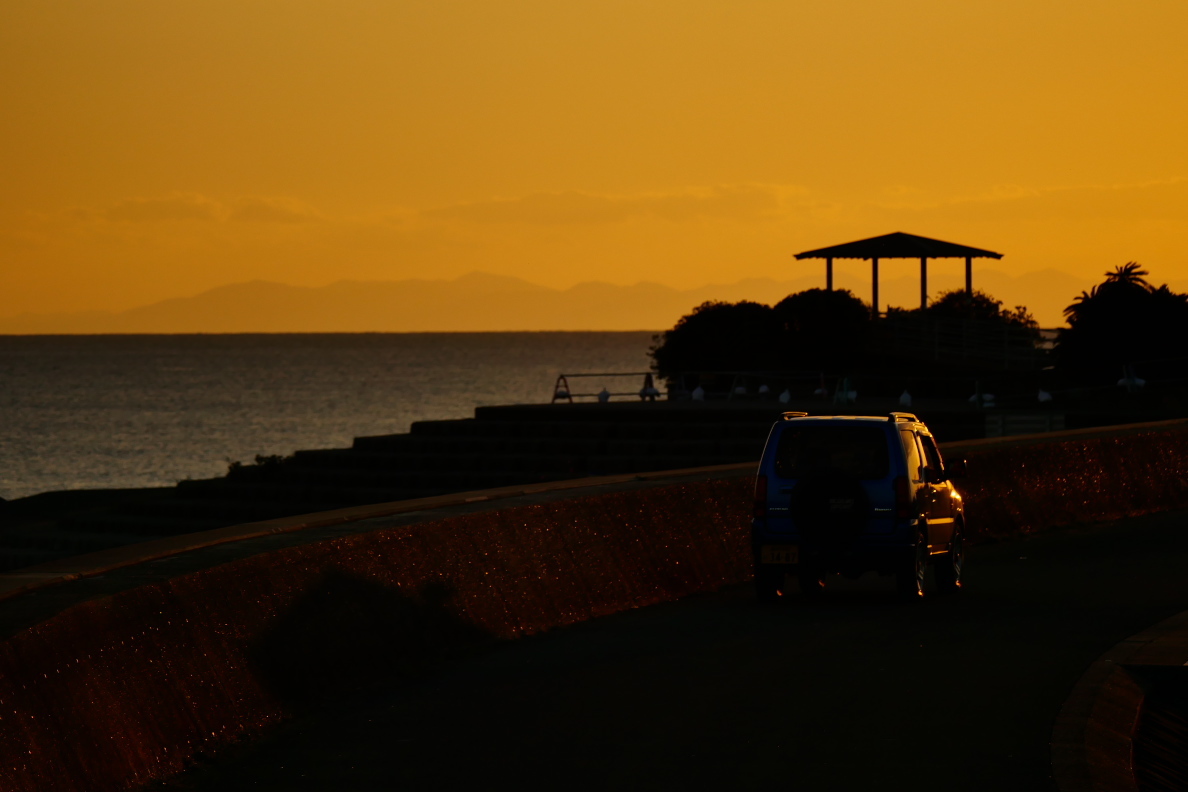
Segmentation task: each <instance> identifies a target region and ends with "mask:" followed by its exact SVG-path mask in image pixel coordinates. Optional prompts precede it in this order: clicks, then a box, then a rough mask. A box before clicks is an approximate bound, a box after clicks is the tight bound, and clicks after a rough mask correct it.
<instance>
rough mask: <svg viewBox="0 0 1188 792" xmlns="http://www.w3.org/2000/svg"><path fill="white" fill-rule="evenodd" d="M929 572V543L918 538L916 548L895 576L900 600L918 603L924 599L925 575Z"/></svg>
mask: <svg viewBox="0 0 1188 792" xmlns="http://www.w3.org/2000/svg"><path fill="white" fill-rule="evenodd" d="M927 571H928V541H927V540H926V539H925V538H924V537H923V536H917V537H916V546H915V547H914V548H912V550H911V551H910V552H909V554H908V555H907V556H906V557H905V558H904V560H903V562H902V564H901V566H900V568H899V571H898V572H896V574H895V588H896V591H897V592H898V593H899V597H900V599H902V600H904V601H905V602H916V601H918V600H920V599H922V598H923V597H924V573H925V572H927Z"/></svg>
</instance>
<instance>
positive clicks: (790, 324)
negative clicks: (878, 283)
mask: <svg viewBox="0 0 1188 792" xmlns="http://www.w3.org/2000/svg"><path fill="white" fill-rule="evenodd" d="M773 310H774V311H775V315H776V317H777V319H778V320H779V322H780V324H781V326H782V327H781V329H782V330H783V331H784V338H783V348H784V352H783V363H784V365H785V367H787V368H789V369H821V370H829V371H831V372H833V371H839V370H844V369H847V368H849V367H852V366H854V365H856V364H858V363H860V362H861V361H863V360H864V359H865V357H866V354H867V348H868V346H869V341H870V306H869V305H867V304H866V303H864V302H862V300H860V299H858V298H857V297H855V296H854V295H853V294H852V293H850V292H849V291H847V290H845V289H839V290H835V291H826V290H825V289H808V290H807V291H802V292H797V293H796V294H790V295H788V296H787V297H785V298H784V299H782V300H780V301H779V302H778V303H776V306H775V308H774V309H773Z"/></svg>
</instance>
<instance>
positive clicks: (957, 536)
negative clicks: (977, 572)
mask: <svg viewBox="0 0 1188 792" xmlns="http://www.w3.org/2000/svg"><path fill="white" fill-rule="evenodd" d="M962 533H963V530H962V526H961V523H957V524H955V525H954V526H953V538H952V540H951V541H950V542H949V551H948V552H947V553H945V554H944V555H943V556H938V557H937V559H936V563H935V564H934V566H935V567H936V587H937V589H938V590H939V591H940V592H941V593H942V594H955V593H957V592H958V591H961V568H962V567H963V566H964V565H965V544H964V541H963V537H962Z"/></svg>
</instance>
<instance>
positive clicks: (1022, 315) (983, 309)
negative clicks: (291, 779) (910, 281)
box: [924, 289, 1039, 330]
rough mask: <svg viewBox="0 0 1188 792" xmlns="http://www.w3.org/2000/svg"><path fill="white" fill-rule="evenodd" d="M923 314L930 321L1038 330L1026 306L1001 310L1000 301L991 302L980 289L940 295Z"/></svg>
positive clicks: (987, 295) (955, 290)
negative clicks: (956, 320) (941, 320)
mask: <svg viewBox="0 0 1188 792" xmlns="http://www.w3.org/2000/svg"><path fill="white" fill-rule="evenodd" d="M924 313H925V314H926V315H928V316H929V317H930V318H933V319H966V320H971V321H975V322H991V323H998V324H1007V325H1013V326H1015V327H1020V328H1030V329H1032V330H1038V329H1039V324H1038V323H1037V322H1036V321H1035V317H1034V316H1032V315H1031V313H1030V312H1029V311H1028V310H1027V308H1026V306H1023V305H1016V306H1015V307H1014V308H1013V309H1010V310H1008V309H1005V308H1003V307H1002V300H996V299H994V298H993V297H991V296H990V295H989V294H987V293H986V292H984V291H982V290H981V289H974V291H973V293H972V294H971V293H970V292H967V291H965V289H952V290H950V291H945V292H941V293H940V295H939V296H938V297H937V298H936V299H935V300H933V301H932V303H930V304H929V306H928V307H927V308H925V309H924Z"/></svg>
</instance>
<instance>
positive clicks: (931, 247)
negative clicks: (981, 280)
mask: <svg viewBox="0 0 1188 792" xmlns="http://www.w3.org/2000/svg"><path fill="white" fill-rule="evenodd" d="M796 258H798V259H809V258H853V259H871V258H880V259H884V258H996V259H999V258H1002V254H1001V253H995V252H994V251H991V250H982V249H981V248H975V247H967V246H965V245H957V244H954V243H952V242H942V241H941V240H939V239H929V238H928V237H922V236H916V235H915V234H905V233H903V232H900V231H897V232H895V233H894V234H884V235H883V236H877V237H871V238H870V239H859V240H858V241H857V242H847V243H845V244H844V245H834V246H833V247H825V248H819V249H817V250H806V251H804V252H803V253H797V254H796Z"/></svg>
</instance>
